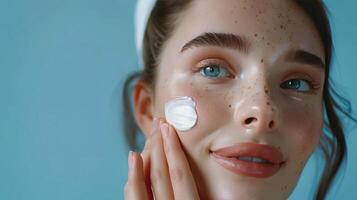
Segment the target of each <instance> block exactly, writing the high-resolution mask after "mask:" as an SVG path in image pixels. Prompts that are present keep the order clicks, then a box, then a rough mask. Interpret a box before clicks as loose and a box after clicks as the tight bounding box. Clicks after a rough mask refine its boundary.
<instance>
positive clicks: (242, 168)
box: [211, 143, 285, 178]
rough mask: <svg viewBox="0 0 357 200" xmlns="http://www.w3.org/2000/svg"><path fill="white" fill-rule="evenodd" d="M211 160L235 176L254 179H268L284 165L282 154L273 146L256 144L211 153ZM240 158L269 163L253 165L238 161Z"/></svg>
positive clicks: (244, 144)
mask: <svg viewBox="0 0 357 200" xmlns="http://www.w3.org/2000/svg"><path fill="white" fill-rule="evenodd" d="M211 156H212V157H213V159H214V160H215V161H216V162H217V163H218V164H220V165H221V166H222V167H224V168H226V169H228V170H229V171H232V172H234V173H236V174H240V175H244V176H251V177H256V178H268V177H271V176H273V175H274V174H276V173H277V172H278V171H279V169H280V167H281V166H282V165H283V164H284V163H285V161H284V159H283V154H282V153H281V152H280V151H279V150H278V149H276V148H275V147H273V146H270V145H267V144H257V143H239V144H237V145H233V146H229V147H225V148H221V149H217V150H214V151H211ZM240 156H252V157H259V158H263V159H264V160H267V161H269V162H270V163H253V162H248V161H244V160H239V159H238V157H240Z"/></svg>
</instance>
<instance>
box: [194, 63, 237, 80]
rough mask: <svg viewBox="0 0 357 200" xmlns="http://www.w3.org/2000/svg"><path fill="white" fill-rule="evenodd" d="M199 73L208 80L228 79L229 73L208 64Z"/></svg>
mask: <svg viewBox="0 0 357 200" xmlns="http://www.w3.org/2000/svg"><path fill="white" fill-rule="evenodd" d="M200 72H201V74H202V75H203V76H205V77H207V78H209V79H217V78H221V77H228V76H229V75H230V74H229V72H228V71H227V70H226V69H225V68H223V67H221V66H220V65H217V64H209V65H206V66H204V67H202V68H201V69H200Z"/></svg>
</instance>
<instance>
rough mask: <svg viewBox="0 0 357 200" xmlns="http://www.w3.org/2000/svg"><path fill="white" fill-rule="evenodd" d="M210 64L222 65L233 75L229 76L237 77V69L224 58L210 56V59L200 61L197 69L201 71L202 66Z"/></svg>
mask: <svg viewBox="0 0 357 200" xmlns="http://www.w3.org/2000/svg"><path fill="white" fill-rule="evenodd" d="M208 65H217V66H220V67H222V68H224V69H225V70H226V71H227V73H229V74H230V75H231V77H228V78H234V77H235V74H236V72H235V70H233V69H232V67H231V66H230V65H229V64H228V63H227V62H226V61H223V60H222V59H218V58H209V59H206V60H202V61H200V62H199V63H198V64H197V71H200V70H201V69H202V68H204V67H206V66H208Z"/></svg>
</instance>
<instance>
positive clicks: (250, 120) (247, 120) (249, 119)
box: [244, 117, 257, 124]
mask: <svg viewBox="0 0 357 200" xmlns="http://www.w3.org/2000/svg"><path fill="white" fill-rule="evenodd" d="M256 120H257V119H255V118H254V117H249V118H247V119H246V120H244V123H245V124H250V123H252V122H253V121H256Z"/></svg>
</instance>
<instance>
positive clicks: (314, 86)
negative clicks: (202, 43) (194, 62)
mask: <svg viewBox="0 0 357 200" xmlns="http://www.w3.org/2000/svg"><path fill="white" fill-rule="evenodd" d="M207 67H218V68H220V69H224V71H225V73H226V75H227V78H234V75H232V74H231V73H230V71H229V70H228V69H226V67H224V66H223V65H222V64H220V63H216V62H208V63H206V64H204V65H203V66H202V67H200V68H199V72H200V74H201V75H202V76H203V77H205V78H208V79H210V80H218V79H220V77H215V78H212V77H208V76H206V75H205V74H204V71H203V70H205V69H206V68H207ZM288 81H290V82H291V81H304V82H306V83H307V84H308V86H309V88H310V89H309V90H308V91H298V90H295V89H290V90H291V91H293V92H296V93H303V94H309V93H315V91H316V90H318V89H319V85H318V84H317V83H315V82H314V81H313V80H308V79H307V78H298V77H296V78H291V79H288V80H285V81H284V82H283V83H281V84H280V87H281V88H283V85H285V86H286V84H287V82H288ZM299 86H300V84H299ZM283 89H284V88H283ZM285 89H288V88H285Z"/></svg>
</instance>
